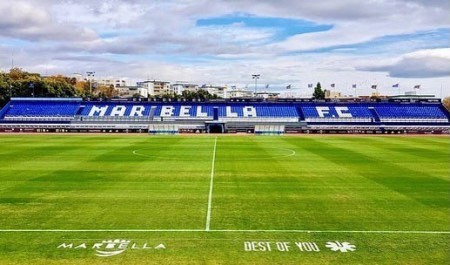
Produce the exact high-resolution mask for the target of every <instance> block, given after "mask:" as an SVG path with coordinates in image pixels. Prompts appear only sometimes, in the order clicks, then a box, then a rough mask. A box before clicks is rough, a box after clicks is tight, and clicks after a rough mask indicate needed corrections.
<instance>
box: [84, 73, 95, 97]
mask: <svg viewBox="0 0 450 265" xmlns="http://www.w3.org/2000/svg"><path fill="white" fill-rule="evenodd" d="M86 74H87V76H88V80H89V94H90V95H89V96H92V79H91V78H90V77H94V76H95V72H86Z"/></svg>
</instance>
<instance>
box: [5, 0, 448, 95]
mask: <svg viewBox="0 0 450 265" xmlns="http://www.w3.org/2000/svg"><path fill="white" fill-rule="evenodd" d="M449 14H450V8H449V1H448V0H365V1H361V0H339V1H336V0H322V1H306V0H296V1H293V0H153V1H150V0H128V1H125V0H103V1H101V0H100V1H91V0H76V1H75V0H2V1H1V2H0V70H1V71H8V70H9V69H10V68H11V66H12V65H13V66H15V67H20V68H22V69H23V70H25V71H29V72H38V73H41V74H42V75H54V74H64V75H69V76H72V75H73V74H74V73H80V74H83V75H86V72H88V71H94V72H95V75H96V77H97V78H114V79H119V78H121V79H126V80H128V82H130V83H131V82H136V81H144V80H153V79H157V80H164V81H170V82H177V81H184V82H191V83H197V84H213V85H228V86H237V87H242V88H244V87H247V88H248V89H252V90H253V89H254V88H255V82H254V80H253V79H252V74H260V79H259V80H257V82H258V91H271V92H272V91H277V92H281V93H282V94H283V95H286V96H309V95H311V93H312V89H311V88H308V84H311V83H313V84H316V83H317V82H321V84H322V88H324V89H331V90H335V91H340V92H342V93H343V94H347V95H349V94H351V95H355V93H356V95H368V94H370V93H371V92H372V89H371V87H372V85H377V88H378V92H380V93H381V94H387V95H396V94H400V93H404V92H406V91H411V90H413V87H414V86H416V85H420V90H419V93H421V94H435V95H436V96H438V97H444V96H450V43H449V41H450V16H449ZM331 84H335V86H334V88H332V86H331ZM395 84H399V85H398V88H397V87H393V85H395ZM288 85H290V87H291V89H289V90H287V89H286V87H287V86H288ZM353 85H356V89H355V88H353Z"/></svg>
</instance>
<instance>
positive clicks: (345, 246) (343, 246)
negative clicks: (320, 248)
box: [325, 241, 356, 252]
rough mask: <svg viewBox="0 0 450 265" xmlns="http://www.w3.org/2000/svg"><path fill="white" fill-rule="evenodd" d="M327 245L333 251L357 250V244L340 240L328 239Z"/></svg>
mask: <svg viewBox="0 0 450 265" xmlns="http://www.w3.org/2000/svg"><path fill="white" fill-rule="evenodd" d="M325 247H327V248H329V249H330V250H332V251H340V252H349V251H355V250H356V246H355V245H352V244H350V243H348V242H342V243H341V242H339V241H334V242H333V241H328V242H327V244H326V245H325Z"/></svg>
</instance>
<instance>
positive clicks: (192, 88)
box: [172, 81, 198, 95]
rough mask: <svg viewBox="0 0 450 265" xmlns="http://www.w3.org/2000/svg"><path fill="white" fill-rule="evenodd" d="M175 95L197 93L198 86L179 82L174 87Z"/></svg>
mask: <svg viewBox="0 0 450 265" xmlns="http://www.w3.org/2000/svg"><path fill="white" fill-rule="evenodd" d="M172 89H173V93H175V94H177V95H181V94H183V91H189V92H197V90H198V85H197V84H191V83H188V82H181V81H177V82H176V83H175V84H173V85H172Z"/></svg>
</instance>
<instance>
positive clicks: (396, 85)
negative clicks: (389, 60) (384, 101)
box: [392, 83, 400, 87]
mask: <svg viewBox="0 0 450 265" xmlns="http://www.w3.org/2000/svg"><path fill="white" fill-rule="evenodd" d="M399 86H400V84H399V83H397V84H395V85H393V86H392V87H399Z"/></svg>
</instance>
